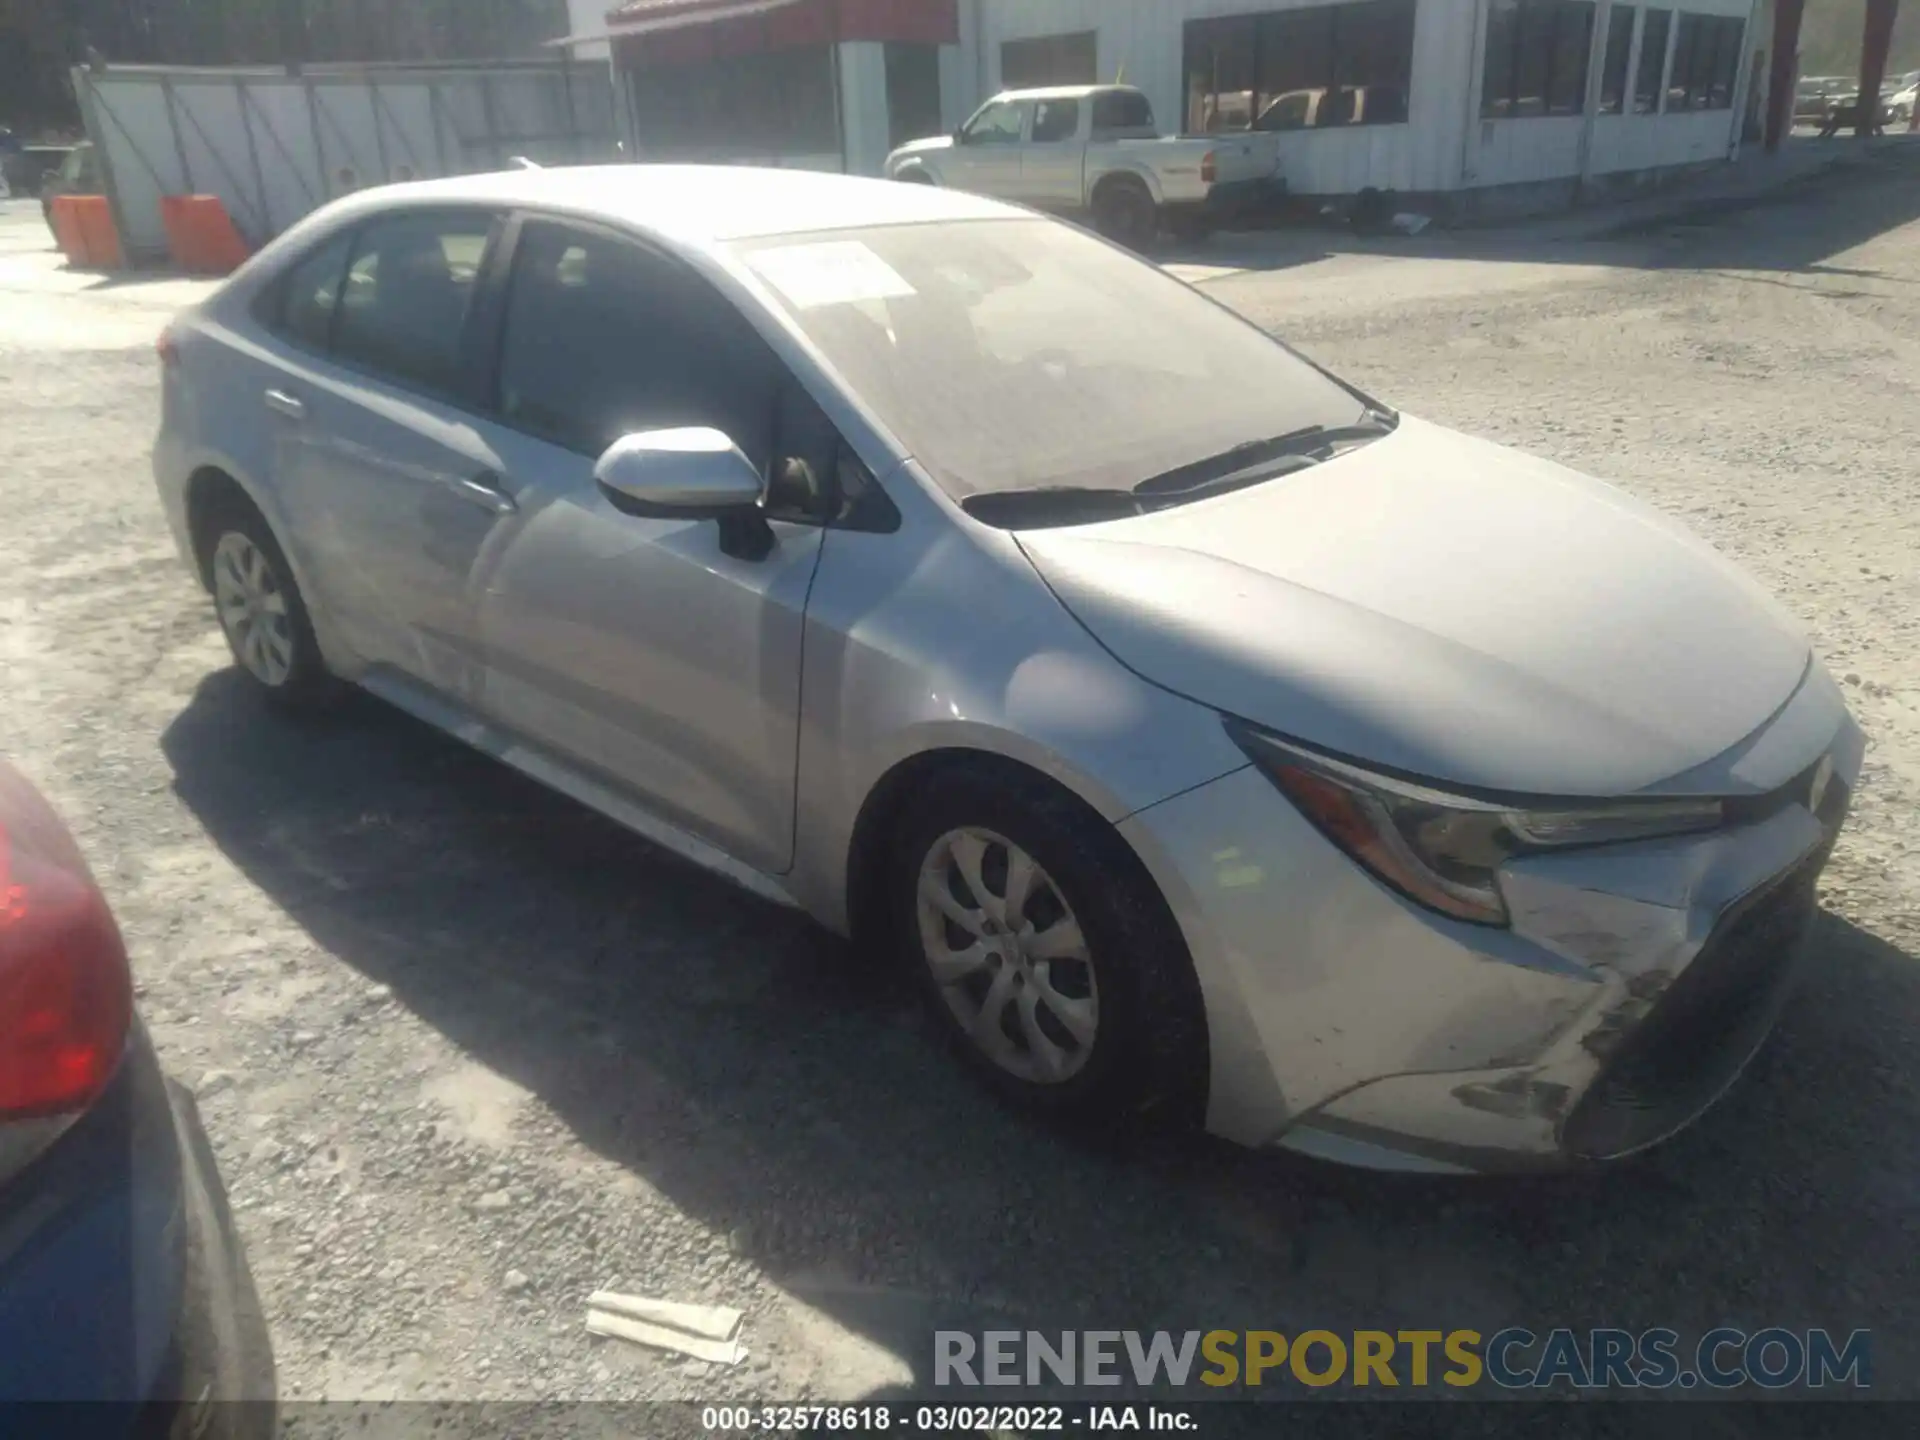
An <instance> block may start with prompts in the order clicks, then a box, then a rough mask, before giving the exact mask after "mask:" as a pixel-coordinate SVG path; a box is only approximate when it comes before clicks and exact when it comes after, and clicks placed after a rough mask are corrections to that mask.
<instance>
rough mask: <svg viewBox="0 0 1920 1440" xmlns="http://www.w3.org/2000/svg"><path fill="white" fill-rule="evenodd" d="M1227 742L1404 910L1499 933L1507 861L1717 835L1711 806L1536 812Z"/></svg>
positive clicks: (1276, 749)
mask: <svg viewBox="0 0 1920 1440" xmlns="http://www.w3.org/2000/svg"><path fill="white" fill-rule="evenodd" d="M1227 733H1228V734H1230V735H1231V736H1232V737H1233V739H1234V742H1235V743H1236V744H1237V745H1239V747H1240V748H1241V749H1242V750H1244V751H1245V752H1246V753H1247V758H1248V759H1250V760H1252V761H1253V763H1254V764H1255V765H1257V766H1259V767H1260V770H1261V771H1262V772H1263V773H1264V774H1265V775H1266V776H1267V778H1268V779H1270V780H1272V781H1273V783H1274V784H1275V785H1277V786H1279V787H1280V791H1281V793H1282V794H1284V795H1285V796H1286V797H1287V798H1288V799H1289V800H1291V801H1292V802H1293V803H1294V805H1295V807H1296V808H1298V810H1299V811H1300V813H1301V814H1303V815H1305V816H1306V817H1307V819H1308V820H1310V821H1311V822H1312V823H1313V825H1314V827H1315V828H1316V829H1318V830H1319V831H1320V833H1321V834H1323V835H1325V836H1326V837H1327V838H1328V839H1329V840H1331V841H1332V842H1333V843H1334V844H1335V845H1338V846H1339V847H1340V848H1341V849H1342V850H1344V851H1345V852H1346V853H1347V854H1348V855H1351V856H1352V857H1353V858H1354V859H1355V860H1357V861H1359V862H1360V864H1362V865H1364V866H1365V867H1366V868H1367V869H1368V870H1369V871H1371V872H1372V873H1373V874H1374V875H1376V876H1377V877H1379V878H1380V879H1381V880H1383V881H1385V882H1386V883H1387V884H1388V885H1390V886H1392V887H1393V888H1394V889H1395V890H1398V891H1399V892H1400V893H1401V894H1403V895H1405V896H1406V897H1407V898H1408V899H1410V900H1415V901H1418V902H1419V903H1420V904H1422V905H1425V906H1427V907H1428V908H1429V909H1432V910H1437V911H1439V912H1440V913H1441V914H1442V915H1450V916H1452V917H1453V918H1454V919H1456V920H1470V921H1472V922H1473V923H1475V924H1477V925H1505V924H1506V923H1507V906H1506V901H1505V899H1504V898H1503V897H1502V896H1501V894H1500V881H1499V870H1500V867H1501V866H1502V865H1503V864H1505V863H1506V862H1507V861H1508V860H1509V859H1511V858H1513V857H1514V856H1516V855H1523V854H1527V853H1529V852H1534V851H1542V850H1563V849H1569V848H1572V847H1574V846H1581V845H1613V844H1618V843H1620V842H1622V841H1627V840H1648V839H1653V838H1656V837H1659V836H1666V835H1686V834H1692V833H1694V832H1696V831H1700V830H1713V829H1718V828H1719V826H1720V825H1721V824H1722V823H1723V822H1724V819H1725V814H1724V811H1723V809H1722V807H1721V803H1720V802H1719V801H1718V800H1691V799H1689V800H1624V801H1595V802H1592V803H1588V802H1584V801H1578V800H1570V801H1567V802H1565V803H1564V804H1559V803H1556V804H1554V805H1553V806H1551V807H1550V808H1549V807H1542V808H1539V809H1534V808H1525V809H1515V808H1512V807H1509V806H1506V805H1502V804H1499V803H1496V802H1492V801H1486V800H1476V799H1472V798H1469V797H1467V796H1461V795H1449V794H1447V793H1445V792H1444V791H1440V790H1434V789H1431V788H1429V787H1427V786H1424V785H1419V784H1415V783H1412V782H1410V781H1405V780H1398V779H1393V778H1390V777H1388V776H1384V775H1376V774H1373V773H1372V772H1370V771H1367V770H1362V769H1360V768H1359V767H1358V766H1355V765H1353V764H1351V763H1350V762H1347V761H1344V760H1333V759H1330V758H1328V757H1327V756H1324V755H1318V754H1315V753H1314V752H1312V751H1310V750H1304V749H1301V748H1299V747H1297V746H1294V745H1291V744H1289V743H1288V742H1286V741H1284V740H1280V739H1278V738H1276V737H1275V736H1272V735H1268V734H1266V733H1265V732H1264V731H1260V730H1256V729H1254V728H1253V727H1252V726H1250V725H1246V724H1243V723H1241V722H1240V721H1237V720H1229V721H1228V722H1227Z"/></svg>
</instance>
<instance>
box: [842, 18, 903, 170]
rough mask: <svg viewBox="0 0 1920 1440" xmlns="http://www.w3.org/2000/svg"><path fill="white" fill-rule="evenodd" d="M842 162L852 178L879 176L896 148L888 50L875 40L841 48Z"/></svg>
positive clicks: (846, 42) (847, 42)
mask: <svg viewBox="0 0 1920 1440" xmlns="http://www.w3.org/2000/svg"><path fill="white" fill-rule="evenodd" d="M837 68H838V72H839V76H840V137H841V146H842V154H841V160H842V163H843V164H844V166H845V168H846V172H847V174H849V175H878V174H879V173H880V171H881V168H882V167H883V166H884V165H885V164H886V161H887V152H888V151H889V150H890V149H892V139H891V135H892V131H891V129H890V128H889V126H888V123H887V50H886V46H884V45H882V44H880V43H879V42H878V41H875V40H843V41H841V42H840V46H839V65H838V67H837Z"/></svg>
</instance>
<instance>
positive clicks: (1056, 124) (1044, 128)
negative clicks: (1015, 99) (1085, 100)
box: [1033, 100, 1080, 145]
mask: <svg viewBox="0 0 1920 1440" xmlns="http://www.w3.org/2000/svg"><path fill="white" fill-rule="evenodd" d="M1079 129H1080V102H1079V101H1078V100H1042V101H1040V102H1039V103H1038V104H1036V105H1035V106H1034V107H1033V140H1034V143H1035V144H1036V145H1051V144H1056V143H1058V142H1059V141H1062V140H1071V139H1073V137H1074V135H1075V134H1076V133H1077V132H1078V131H1079Z"/></svg>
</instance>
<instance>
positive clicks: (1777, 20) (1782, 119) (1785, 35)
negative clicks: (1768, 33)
mask: <svg viewBox="0 0 1920 1440" xmlns="http://www.w3.org/2000/svg"><path fill="white" fill-rule="evenodd" d="M1806 9H1807V0H1774V6H1773V67H1772V71H1771V73H1770V74H1769V75H1768V77H1767V153H1768V154H1772V153H1773V152H1774V151H1776V150H1778V149H1779V148H1780V141H1781V140H1782V139H1783V138H1784V137H1785V136H1786V134H1787V132H1788V131H1789V130H1791V129H1792V128H1793V84H1794V80H1795V78H1796V77H1795V74H1794V72H1795V70H1796V69H1797V68H1798V65H1799V60H1800V17H1801V16H1802V15H1804V14H1805V13H1806Z"/></svg>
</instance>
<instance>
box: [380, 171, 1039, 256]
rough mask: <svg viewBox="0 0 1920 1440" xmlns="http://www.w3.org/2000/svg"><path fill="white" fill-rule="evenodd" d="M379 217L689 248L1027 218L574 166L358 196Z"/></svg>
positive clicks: (968, 198) (821, 176)
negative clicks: (602, 233)
mask: <svg viewBox="0 0 1920 1440" xmlns="http://www.w3.org/2000/svg"><path fill="white" fill-rule="evenodd" d="M354 201H355V202H358V203H357V205H356V207H355V208H358V209H362V210H363V211H365V212H369V213H371V212H375V211H379V210H384V209H388V208H390V207H398V206H411V205H422V204H441V205H489V206H515V207H525V208H528V209H544V210H557V211H562V212H565V213H567V214H570V215H575V216H578V217H580V218H582V219H588V220H600V221H603V222H606V223H610V224H615V225H622V226H626V227H629V228H633V229H638V230H644V231H649V232H652V233H654V234H657V235H660V236H663V237H666V238H669V239H673V240H677V241H680V242H682V243H685V244H691V245H712V244H718V243H722V242H725V241H729V240H746V239H752V238H756V237H761V236H770V235H792V234H806V233H811V232H815V231H822V230H853V229H861V228H865V227H869V226H879V225H931V224H941V223H951V222H954V221H966V220H1012V219H1020V218H1024V217H1026V215H1027V212H1026V211H1023V210H1019V209H1016V208H1014V207H1013V206H1010V205H1002V204H1000V203H999V202H998V201H994V200H989V199H987V198H986V197H984V196H980V195H971V194H967V193H966V192H964V191H959V190H946V189H942V188H939V187H936V186H932V185H906V184H902V183H900V182H899V181H896V180H867V179H862V178H860V177H857V176H851V175H835V174H828V173H823V172H820V171H811V170H775V169H766V168H759V167H755V166H747V165H654V164H625V165H569V166H561V167H557V168H555V169H551V170H543V169H528V170H506V171H499V172H493V173H488V174H483V175H461V176H455V177H453V178H450V179H444V180H425V181H415V182H411V183H408V184H404V185H384V186H380V187H378V188H377V189H373V190H366V191H362V192H360V194H359V195H356V196H355V197H354Z"/></svg>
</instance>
